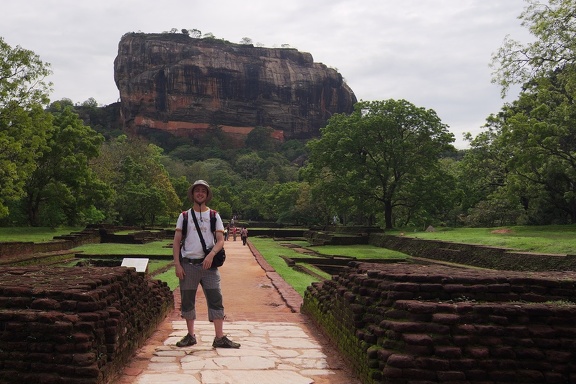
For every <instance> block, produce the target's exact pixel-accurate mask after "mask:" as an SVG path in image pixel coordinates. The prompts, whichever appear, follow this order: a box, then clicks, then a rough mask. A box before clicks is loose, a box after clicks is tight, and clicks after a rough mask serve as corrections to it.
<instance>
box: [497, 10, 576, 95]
mask: <svg viewBox="0 0 576 384" xmlns="http://www.w3.org/2000/svg"><path fill="white" fill-rule="evenodd" d="M527 3H528V5H527V6H526V8H525V10H524V12H523V13H522V14H521V15H520V16H519V17H518V18H519V19H520V20H522V26H524V27H527V28H528V30H529V32H530V33H531V34H532V35H533V36H534V38H535V40H534V41H533V42H531V43H528V44H522V43H520V42H518V41H517V40H514V39H512V38H511V37H508V36H507V37H506V39H505V40H504V44H503V45H502V47H500V49H499V50H498V51H497V52H496V53H494V55H493V56H492V67H493V68H494V72H493V78H492V79H493V82H494V83H497V84H499V85H500V86H501V87H502V94H503V95H505V94H506V92H507V90H508V89H509V87H510V86H511V85H512V84H524V83H526V82H527V81H529V80H531V79H534V78H538V77H546V76H548V74H549V73H551V72H552V71H554V70H556V69H561V68H564V67H566V66H567V65H568V66H573V65H574V64H576V62H575V60H576V0H549V1H548V4H545V3H541V2H540V1H538V0H527ZM573 86H574V85H573Z"/></svg>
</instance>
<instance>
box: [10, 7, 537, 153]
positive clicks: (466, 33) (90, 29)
mask: <svg viewBox="0 0 576 384" xmlns="http://www.w3.org/2000/svg"><path fill="white" fill-rule="evenodd" d="M525 6H526V2H525V1H524V0H289V1H285V0H284V1H277V0H239V1H238V0H202V1H198V0H163V1H159V0H156V1H152V0H138V1H137V0H114V1H112V0H98V1H86V0H2V11H1V14H0V36H2V37H3V38H4V40H5V41H6V42H7V43H8V44H9V45H10V46H12V47H15V46H17V45H19V46H21V47H23V48H26V49H29V50H32V51H34V52H35V53H36V54H38V55H39V56H40V58H41V59H42V60H43V61H44V62H48V63H50V64H51V68H52V71H53V72H54V73H53V75H52V76H51V77H50V80H51V81H52V82H53V83H54V92H53V93H52V97H51V99H52V100H59V99H62V98H69V99H71V100H72V101H73V102H75V103H81V102H83V101H85V100H87V99H88V98H90V97H93V98H94V99H96V101H97V102H98V104H100V105H107V104H111V103H113V102H116V101H118V99H119V92H118V89H117V88H116V85H115V84H114V58H115V57H116V55H117V52H118V43H119V41H120V38H121V37H122V35H124V34H125V33H127V32H139V31H140V32H144V33H159V32H164V31H170V30H171V29H172V28H177V29H178V31H180V30H181V29H182V28H185V29H198V30H200V31H201V32H202V33H203V34H205V33H212V34H213V35H214V36H215V37H217V38H222V39H225V40H228V41H231V42H233V43H239V42H240V40H241V39H242V38H243V37H248V38H250V39H252V41H253V43H254V44H256V43H261V44H263V45H264V46H265V47H270V48H272V47H280V46H281V45H282V44H288V45H290V46H291V47H293V48H297V49H298V50H300V51H303V52H309V53H311V54H312V56H313V58H314V61H315V62H321V63H324V64H326V65H327V66H329V67H332V68H336V69H337V70H338V71H339V72H340V73H341V74H342V76H344V79H345V80H346V82H347V83H348V85H349V86H350V87H351V88H352V90H353V91H354V93H355V94H356V97H357V98H358V100H366V101H372V100H386V99H391V98H392V99H406V100H407V101H409V102H411V103H413V104H415V105H416V106H418V107H424V108H427V109H433V110H435V111H436V113H437V114H438V116H439V117H440V118H441V119H442V121H443V122H444V123H446V124H448V125H449V126H450V131H451V132H452V133H454V135H455V138H456V142H455V145H456V146H457V147H458V148H465V147H466V146H467V143H466V142H465V141H464V140H463V139H462V134H463V133H464V132H471V133H472V134H473V135H476V134H478V133H479V132H481V126H482V125H483V124H484V122H485V119H486V117H488V115H489V114H491V113H497V112H498V111H499V110H500V108H501V106H502V104H503V103H504V100H502V99H501V98H500V89H499V88H498V86H497V85H495V84H492V83H491V82H490V79H491V69H490V68H489V66H488V64H489V63H490V60H491V55H492V53H494V52H495V51H496V50H497V49H498V48H499V47H500V46H501V45H502V42H503V40H504V38H505V37H506V35H511V37H513V38H515V39H517V40H520V41H523V42H526V41H528V40H527V39H528V38H529V35H528V32H527V31H526V29H525V28H524V27H522V26H521V25H520V20H518V16H519V15H520V14H521V12H522V11H523V10H524V7H525ZM515 96H516V94H512V95H511V97H512V98H515Z"/></svg>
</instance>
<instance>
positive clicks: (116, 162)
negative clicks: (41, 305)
mask: <svg viewBox="0 0 576 384" xmlns="http://www.w3.org/2000/svg"><path fill="white" fill-rule="evenodd" d="M161 154H162V150H161V149H160V148H159V147H156V146H154V145H152V144H147V143H146V142H145V141H143V140H140V139H136V138H128V137H127V136H120V137H119V138H118V139H116V140H113V141H111V142H109V143H106V144H105V145H104V146H103V147H102V156H100V157H99V158H98V159H96V160H95V161H94V163H93V169H94V171H95V172H96V174H97V175H98V176H99V177H100V178H101V179H102V180H104V181H105V182H106V183H107V184H108V185H110V186H112V188H113V189H114V191H115V194H114V195H113V196H112V199H111V200H110V201H109V205H108V215H107V216H108V217H109V218H110V219H115V221H116V222H119V223H123V224H128V225H134V224H150V225H154V224H155V223H156V221H157V219H158V218H162V219H163V220H167V221H169V218H170V217H172V216H174V215H175V214H176V213H177V212H179V211H180V209H181V207H182V201H181V200H180V198H179V197H178V195H177V193H176V191H175V190H174V186H173V185H172V183H171V181H170V177H169V175H168V173H167V172H166V170H165V169H164V167H163V166H162V163H161Z"/></svg>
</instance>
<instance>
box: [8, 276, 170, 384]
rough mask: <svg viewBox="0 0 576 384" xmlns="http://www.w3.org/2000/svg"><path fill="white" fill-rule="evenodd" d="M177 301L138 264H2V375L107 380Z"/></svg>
mask: <svg viewBox="0 0 576 384" xmlns="http://www.w3.org/2000/svg"><path fill="white" fill-rule="evenodd" d="M173 307H174V298H173V295H172V292H171V291H170V288H169V287H168V286H167V285H166V284H165V283H162V282H160V281H158V280H151V279H150V278H149V277H148V276H146V275H144V274H141V273H137V272H136V271H135V270H134V269H132V268H125V267H112V268H104V267H102V268H98V267H89V268H59V267H22V268H20V267H2V268H0V383H2V384H4V383H6V384H8V383H10V384H20V383H22V384H24V383H26V384H28V383H47V384H48V383H49V384H102V383H108V382H109V381H110V380H111V379H112V378H113V377H114V376H115V375H116V374H118V372H119V371H120V370H121V369H122V367H123V366H124V365H125V364H126V363H127V362H128V360H129V359H130V358H131V357H132V355H133V354H134V352H135V351H136V349H137V348H138V347H140V346H141V345H142V344H143V343H144V342H145V340H146V339H147V338H148V337H150V335H151V334H152V333H153V332H154V331H155V330H156V328H157V326H158V324H159V323H160V322H161V321H162V320H163V319H164V318H165V317H166V315H167V314H168V313H169V312H170V311H171V310H172V309H173Z"/></svg>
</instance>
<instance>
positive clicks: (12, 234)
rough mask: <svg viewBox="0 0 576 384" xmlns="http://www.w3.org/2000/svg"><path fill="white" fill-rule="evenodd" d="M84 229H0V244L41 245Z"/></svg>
mask: <svg viewBox="0 0 576 384" xmlns="http://www.w3.org/2000/svg"><path fill="white" fill-rule="evenodd" d="M83 229H84V227H61V228H47V227H25V228H24V227H0V242H2V241H22V242H32V243H42V242H44V241H50V240H52V238H53V237H54V236H60V235H68V234H70V233H72V232H79V231H81V230H83Z"/></svg>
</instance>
